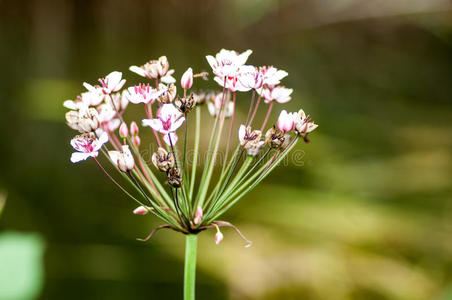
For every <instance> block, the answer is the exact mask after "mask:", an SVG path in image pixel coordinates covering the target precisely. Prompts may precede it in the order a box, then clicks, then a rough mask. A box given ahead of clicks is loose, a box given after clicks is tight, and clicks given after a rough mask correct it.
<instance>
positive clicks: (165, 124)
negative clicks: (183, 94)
mask: <svg viewBox="0 0 452 300" xmlns="http://www.w3.org/2000/svg"><path fill="white" fill-rule="evenodd" d="M184 121H185V118H184V117H183V116H182V113H181V112H180V111H179V110H178V109H177V108H176V107H175V106H174V105H173V104H171V103H169V104H163V105H162V107H161V108H160V110H159V111H158V112H157V118H156V119H144V120H143V126H149V127H151V128H152V129H154V130H156V131H158V132H160V133H161V134H168V133H170V132H174V131H176V130H177V129H178V128H179V127H180V126H181V125H182V124H183V123H184Z"/></svg>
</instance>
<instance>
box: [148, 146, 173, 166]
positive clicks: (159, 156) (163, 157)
mask: <svg viewBox="0 0 452 300" xmlns="http://www.w3.org/2000/svg"><path fill="white" fill-rule="evenodd" d="M174 162H175V161H174V155H173V153H171V152H169V153H168V152H167V151H166V150H165V149H163V148H161V147H160V148H158V150H157V152H155V153H154V154H152V163H153V164H154V166H155V167H156V168H157V169H159V170H160V171H162V172H168V170H169V169H171V168H172V167H173V166H174Z"/></svg>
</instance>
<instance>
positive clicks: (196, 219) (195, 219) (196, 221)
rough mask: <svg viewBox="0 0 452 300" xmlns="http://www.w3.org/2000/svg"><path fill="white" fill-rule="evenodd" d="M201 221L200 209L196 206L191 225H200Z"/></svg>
mask: <svg viewBox="0 0 452 300" xmlns="http://www.w3.org/2000/svg"><path fill="white" fill-rule="evenodd" d="M201 221H202V207H201V206H198V207H197V208H196V213H195V218H194V219H193V223H195V225H198V224H200V223H201Z"/></svg>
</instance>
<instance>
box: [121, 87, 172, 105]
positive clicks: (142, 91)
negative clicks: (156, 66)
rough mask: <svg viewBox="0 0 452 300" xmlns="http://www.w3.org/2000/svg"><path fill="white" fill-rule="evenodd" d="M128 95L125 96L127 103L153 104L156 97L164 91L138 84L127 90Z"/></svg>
mask: <svg viewBox="0 0 452 300" xmlns="http://www.w3.org/2000/svg"><path fill="white" fill-rule="evenodd" d="M128 92H129V95H128V96H127V97H128V99H129V101H130V102H132V103H134V104H138V103H145V104H147V103H154V101H155V100H157V98H158V97H160V96H161V95H162V94H163V93H164V92H165V91H164V90H157V89H154V88H152V87H151V86H150V85H149V84H147V85H145V84H141V83H140V84H139V85H136V86H132V87H129V88H128Z"/></svg>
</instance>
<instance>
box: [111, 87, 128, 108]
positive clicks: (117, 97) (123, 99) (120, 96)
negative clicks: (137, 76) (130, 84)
mask: <svg viewBox="0 0 452 300" xmlns="http://www.w3.org/2000/svg"><path fill="white" fill-rule="evenodd" d="M129 98H130V93H129V91H128V90H123V91H122V92H121V93H115V94H111V95H110V97H106V98H105V100H106V101H105V102H107V103H108V104H110V105H111V106H112V107H113V109H114V110H118V111H123V110H125V109H126V107H127V105H128V104H129Z"/></svg>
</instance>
